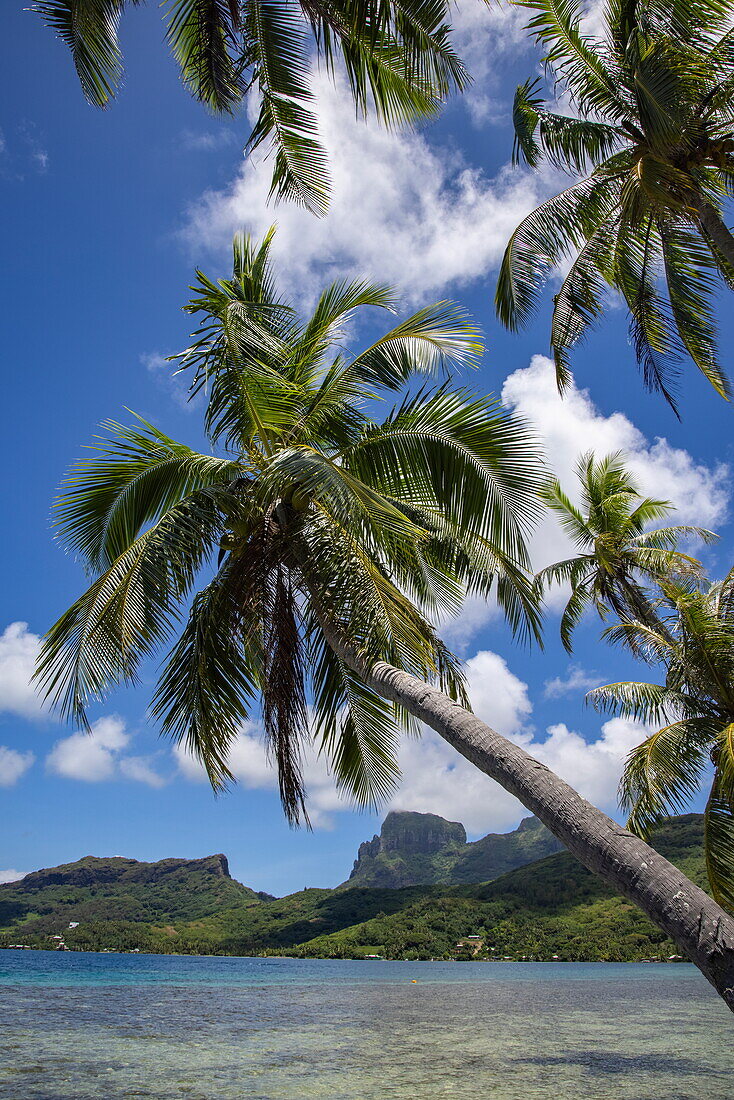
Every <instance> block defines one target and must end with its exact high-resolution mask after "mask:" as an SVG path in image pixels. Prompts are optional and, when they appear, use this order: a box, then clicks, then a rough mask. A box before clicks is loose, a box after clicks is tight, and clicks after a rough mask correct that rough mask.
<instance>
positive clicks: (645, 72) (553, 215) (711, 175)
mask: <svg viewBox="0 0 734 1100" xmlns="http://www.w3.org/2000/svg"><path fill="white" fill-rule="evenodd" d="M520 2H521V3H522V4H523V6H525V7H528V8H530V9H531V10H533V11H535V12H537V14H536V15H535V16H534V17H533V19H532V20H531V21H530V23H529V25H528V29H529V30H531V31H533V32H534V34H535V37H536V39H537V41H538V42H539V43H540V44H541V45H542V46H543V47H544V48H545V49H546V51H547V52H546V57H545V61H546V65H547V66H548V67H549V68H550V69H551V70H552V72H553V73H554V75H555V78H556V79H557V80H558V82H559V84H560V86H561V87H562V89H563V90H564V91H565V93H566V94H567V95H568V97H569V100H570V104H571V108H572V110H573V111H575V112H576V113H575V114H574V115H573V116H567V115H566V114H565V113H560V112H559V111H558V110H556V111H553V110H549V109H548V108H547V106H545V105H544V103H543V100H542V98H541V97H539V96H538V95H537V82H535V81H532V80H531V81H528V82H527V83H525V84H523V85H521V86H520V87H519V88H518V90H517V94H516V96H515V104H514V123H515V156H516V158H517V159H520V158H522V159H524V160H525V161H526V163H528V164H529V165H531V166H535V165H537V164H539V163H540V161H541V160H542V159H544V160H545V161H547V162H548V163H549V164H550V165H552V166H554V167H555V168H558V169H561V170H564V171H567V172H570V173H572V174H573V176H574V177H575V181H574V182H573V183H572V184H571V186H569V187H568V188H566V189H565V190H564V191H562V192H561V193H560V194H558V195H556V196H555V197H554V198H552V199H550V200H548V201H547V202H545V203H543V204H542V205H541V206H539V207H538V208H537V209H536V210H535V211H533V213H531V214H530V215H528V217H526V218H525V219H524V220H523V221H522V222H521V223H520V225H519V226H518V228H517V229H516V230H515V232H514V233H513V235H512V237H511V238H510V242H509V244H508V245H507V249H506V251H505V255H504V259H503V263H502V268H501V271H500V276H499V281H498V284H497V293H496V306H497V313H498V315H499V317H500V319H501V320H502V322H503V323H504V324H505V325H507V326H508V327H509V328H511V329H518V328H520V327H521V326H522V325H524V324H525V323H526V321H527V320H528V318H529V317H530V315H531V313H532V312H533V311H534V309H535V307H536V306H537V304H538V301H539V298H540V294H541V290H542V286H543V283H544V281H545V277H546V274H547V273H548V272H549V271H550V270H551V269H553V268H554V267H556V266H558V265H559V264H560V265H563V264H564V263H566V262H568V260H569V259H571V260H572V263H571V266H570V269H569V270H568V273H567V274H566V276H565V278H564V279H563V282H562V284H561V287H560V290H559V291H558V293H557V294H556V295H555V299H554V310H553V320H552V325H551V346H552V349H553V356H554V359H555V365H556V374H557V379H558V384H559V388H560V389H563V388H564V387H565V386H566V385H567V384H568V382H569V380H570V377H571V374H570V366H569V352H570V350H571V348H572V347H573V346H574V345H575V344H576V343H577V342H579V341H580V340H581V339H582V338H583V336H584V334H585V332H586V330H587V329H588V327H589V326H590V325H591V324H593V323H594V322H595V321H596V320H597V319H598V318H599V316H600V315H601V314H602V313H603V312H604V308H605V305H606V301H607V291H606V288H607V287H611V288H613V289H614V290H615V291H617V292H618V293H619V294H620V295H621V296H622V298H623V300H624V302H625V303H626V306H627V309H628V310H629V315H630V332H631V338H632V342H633V345H634V347H635V351H636V354H637V359H638V362H639V363H640V365H641V367H642V370H643V375H644V380H645V384H646V385H647V386H648V388H651V389H657V390H660V391H661V392H662V393H663V394H664V395H665V397H666V398H667V399H668V400H669V401H670V402H671V404H673V394H672V385H673V383H674V379H675V374H676V372H677V368H676V366H675V364H676V362H678V361H680V360H681V359H685V358H686V357H690V359H692V360H693V362H694V363H695V364H696V366H697V367H698V368H699V369H700V370H701V371H702V372H703V373H704V375H705V376H706V377H707V378H708V380H709V382H710V383H711V384H712V385H713V386H714V388H715V389H716V390H717V391H718V392H719V393H720V394H721V395H722V396H725V397H728V396H730V389H729V383H728V380H727V378H726V375H725V373H724V371H723V369H722V368H721V366H720V363H719V358H718V350H717V344H716V325H715V321H714V317H713V312H712V309H713V303H712V300H713V297H714V295H715V293H716V289H717V287H718V286H719V285H721V284H722V280H723V281H724V282H725V283H728V284H732V283H733V282H734V236H732V234H731V232H730V230H729V229H728V227H727V225H726V222H725V220H724V201H725V200H726V199H727V198H728V196H729V195H730V194H731V188H732V181H733V180H734V139H733V138H732V129H733V128H734V97H733V96H732V92H733V91H734V36H733V35H732V31H731V24H732V20H733V19H734V2H732V0H697V2H696V3H690V4H689V3H683V4H671V3H668V2H667V0H606V3H605V6H604V24H605V25H604V36H603V38H592V37H591V36H589V35H587V34H585V33H584V31H583V11H584V9H583V6H582V4H581V3H580V0H520ZM579 175H581V176H582V177H583V178H581V179H579Z"/></svg>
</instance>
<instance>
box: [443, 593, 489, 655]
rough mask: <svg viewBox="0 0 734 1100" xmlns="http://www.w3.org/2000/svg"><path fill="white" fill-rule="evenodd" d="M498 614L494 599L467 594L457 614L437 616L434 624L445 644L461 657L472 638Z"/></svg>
mask: <svg viewBox="0 0 734 1100" xmlns="http://www.w3.org/2000/svg"><path fill="white" fill-rule="evenodd" d="M499 615H500V609H499V607H498V606H497V602H496V600H494V599H490V600H486V599H484V598H483V597H482V596H467V598H466V599H465V601H464V603H463V605H462V608H461V611H460V612H459V614H458V615H456V616H454V617H452V618H439V619H438V622H437V624H436V625H437V627H438V632H439V634H440V635H441V637H442V638H443V640H444V641H445V642H446V644H447V645H448V646H450V647H451V649H453V650H454V652H455V653H458V654H459V655H460V656H462V657H463V656H464V654H465V653H466V650H467V648H468V646H469V643H470V642H471V641H472V639H473V638H475V637H476V636H477V634H478V633H479V631H480V630H483V629H484V627H485V626H488V625H489V623H491V622H492V621H493V620H495V619H497V618H498V617H499Z"/></svg>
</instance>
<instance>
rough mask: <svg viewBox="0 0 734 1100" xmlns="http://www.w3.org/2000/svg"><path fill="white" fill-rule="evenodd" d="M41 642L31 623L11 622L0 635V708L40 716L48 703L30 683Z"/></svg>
mask: <svg viewBox="0 0 734 1100" xmlns="http://www.w3.org/2000/svg"><path fill="white" fill-rule="evenodd" d="M40 645H41V639H40V638H39V636H38V634H33V633H32V632H31V631H30V630H29V629H28V623H21V622H17V623H11V624H10V625H9V626H7V627H6V628H5V630H4V631H3V633H2V635H0V710H3V711H8V712H9V713H11V714H18V715H20V716H21V718H40V717H41V716H42V715H43V714H44V713H45V712H46V711H47V707H46V705H45V704H44V703H43V701H42V700H41V698H40V697H39V695H38V694H37V693H36V691H35V688H34V687H33V686H32V684H31V677H32V675H33V669H34V668H35V664H36V658H37V656H38V652H39V649H40Z"/></svg>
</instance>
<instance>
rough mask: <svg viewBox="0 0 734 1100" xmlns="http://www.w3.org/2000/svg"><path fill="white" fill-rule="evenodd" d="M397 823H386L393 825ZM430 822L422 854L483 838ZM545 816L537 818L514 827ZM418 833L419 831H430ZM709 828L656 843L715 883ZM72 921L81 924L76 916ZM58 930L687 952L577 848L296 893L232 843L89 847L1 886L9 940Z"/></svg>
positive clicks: (122, 939) (211, 948) (221, 949)
mask: <svg viewBox="0 0 734 1100" xmlns="http://www.w3.org/2000/svg"><path fill="white" fill-rule="evenodd" d="M421 816H423V815H421ZM428 816H430V815H428ZM434 820H435V821H437V822H442V819H441V818H437V819H434ZM393 824H395V823H391V825H390V829H389V830H388V835H395V834H393V833H392V832H391V830H392V827H393ZM397 824H399V823H397ZM428 824H429V826H430V828H431V829H434V828H435V829H439V830H442V835H443V836H444V839H446V837H448V838H449V843H442V844H441V846H440V847H438V848H437V851H436V852H425V851H424V852H420V853H418V854H419V855H421V856H426V857H430V856H435V855H437V854H438V853H439V852H444V853H446V851H447V849H450V850H451V851H453V852H454V853H456V852H458V853H460V854H461V853H463V854H464V857H466V855H467V853H466V849H472V848H473V846H472V845H463V846H462V844H461V843H460V838H459V833H458V830H457V827H456V825H455V824H454V825H452V823H450V822H443V825H444V826H448V829H447V830H445V829H442V826H436V825H435V824H434V825H431V823H430V822H429V823H428ZM458 828H459V829H461V828H462V827H461V826H459V827H458ZM534 830H537V826H536V825H534V824H529V825H528V824H526V825H525V828H523V829H520V830H517V831H516V833H519V834H520V836H521V837H522V836H523V834H526V833H528V832H531V833H532V832H533V831H534ZM429 831H430V830H429ZM462 831H463V829H462ZM381 835H382V834H381ZM421 835H422V837H423V839H422V840H419V841H416V842H418V843H420V844H425V843H429V844H430V843H432V842H430V841H428V842H426V839H425V833H423V834H421ZM513 835H516V834H507V836H510V837H512V836H513ZM406 837H407V834H404V839H405V838H406ZM451 838H453V840H454V842H455V847H454V848H451ZM526 839H527V838H526ZM415 840H416V838H415V837H414V841H415ZM702 842H703V819H702V817H701V816H700V815H698V814H689V815H686V816H683V817H677V818H671V819H670V820H669V821H668V822H666V823H665V824H664V825H663V826H661V828H660V829H659V830H658V832H657V834H656V837H655V846H656V847H657V848H658V849H659V850H660V851H661V852H662V853H663V854H664V855H666V856H667V857H668V858H669V859H670V860H672V861H673V862H674V863H676V864H677V865H678V866H679V867H680V868H681V869H682V870H683V871H684V872H685V873H686V874H687V875H688V876H689V878H692V879H693V880H694V881H695V882H697V883H698V884H699V885H701V886H704V887H705V884H706V874H705V867H704V860H703V848H702ZM477 843H478V844H482V843H483V842H481V841H480V842H477ZM488 847H489V846H488ZM388 851H390V850H388ZM378 854H379V853H378ZM370 858H372V856H370ZM357 862H358V863H359V862H360V861H359V860H358V861H357ZM458 865H459V863H458V862H457V864H456V866H458ZM470 866H471V865H470ZM467 873H471V872H470V871H469V872H467ZM70 922H74V923H77V922H78V924H77V927H75V928H73V929H70V928H69V927H68V925H69V923H70ZM60 934H63V936H64V939H65V941H66V944H67V945H68V947H70V948H82V949H89V950H100V949H103V948H111V949H118V950H130V949H139V950H143V951H161V952H201V953H212V954H240V955H247V954H288V955H297V956H305V957H327V958H335V957H336V958H351V957H357V958H359V957H363V956H364V955H369V954H380V955H383V956H384V957H386V958H409V959H417V958H459V959H461V958H472V957H475V958H495V957H506V956H507V957H511V958H522V957H527V958H537V959H551V958H554V957H559V958H562V959H582V960H584V959H588V960H595V959H598V960H605V959H607V960H635V959H643V958H651V957H655V956H657V957H660V958H667V957H669V956H671V955H675V954H677V949H676V947H675V946H674V944H673V943H672V942H671V941H670V940H668V939H667V938H666V937H665V936H664V935H663V933H662V932H660V931H659V930H658V929H657V928H655V927H654V926H653V925H652V924H650V922H649V921H648V920H647V919H646V918H645V917H644V915H643V914H642V913H641V912H640V911H639V910H638V909H636V908H635V906H633V905H632V904H631V903H630V902H628V901H626V900H625V899H624V898H621V897H619V896H618V895H616V894H614V892H613V891H611V890H610V889H608V888H607V887H606V886H604V885H603V883H601V882H600V881H599V880H598V879H597V878H596V877H595V876H594V875H592V874H591V873H590V872H588V871H586V870H585V869H584V868H583V867H582V866H581V865H580V864H579V863H578V862H577V861H576V860H575V859H574V858H573V856H571V855H570V854H569V853H568V852H559V853H556V854H555V855H551V856H547V857H545V858H544V859H540V860H538V861H536V862H534V863H530V864H527V865H525V866H523V867H520V868H517V869H515V870H513V871H510V872H508V873H507V874H504V875H501V876H500V877H499V878H496V879H494V880H493V881H489V882H483V883H467V884H460V885H457V884H454V885H445V884H441V883H437V884H432V885H415V886H408V887H402V888H399V889H395V888H388V887H375V886H360V885H354V884H353V883H352V881H351V880H350V881H349V882H347V883H345V884H343V885H342V886H340V887H338V888H337V889H335V890H315V889H310V890H302V891H299V892H298V893H296V894H291V895H289V896H288V897H285V898H271V897H269V896H268V895H262V894H256V893H255V892H254V891H252V890H249V889H248V888H247V887H245V886H242V885H241V884H240V883H237V882H235V881H234V880H233V879H232V878H230V876H229V872H228V868H227V862H226V859H225V858H224V857H223V856H211V857H209V858H208V859H202V860H164V861H162V862H161V863H154V864H145V863H136V862H135V861H134V860H123V859H109V860H98V859H93V858H92V857H88V858H87V859H84V860H80V861H79V862H78V863H72V864H67V865H65V866H64V867H57V868H53V869H52V870H49V871H39V872H36V873H35V874H32V875H28V876H27V877H26V878H25V879H23V880H22V881H21V882H17V883H10V884H7V885H4V886H0V945H7V944H9V943H17V942H22V943H27V944H32V945H34V946H39V947H44V946H45V947H50V946H53V941H51V939H50V936H52V935H60Z"/></svg>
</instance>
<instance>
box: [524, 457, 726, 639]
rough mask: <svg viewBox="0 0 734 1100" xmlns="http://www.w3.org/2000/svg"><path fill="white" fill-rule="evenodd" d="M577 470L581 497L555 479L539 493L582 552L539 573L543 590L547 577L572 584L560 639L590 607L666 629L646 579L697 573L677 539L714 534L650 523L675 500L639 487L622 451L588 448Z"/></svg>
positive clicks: (696, 564) (708, 538)
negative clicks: (569, 493)
mask: <svg viewBox="0 0 734 1100" xmlns="http://www.w3.org/2000/svg"><path fill="white" fill-rule="evenodd" d="M576 476H577V478H578V481H579V488H580V498H581V499H580V505H576V504H574V503H573V502H572V501H571V499H570V498H569V497H568V496H567V495H566V493H565V492H564V491H563V489H562V488H561V486H560V483H559V482H558V481H557V480H554V481H552V482H550V483H549V484H548V486H547V487H546V488H545V489H544V490H543V493H542V495H543V498H544V499H545V501H546V503H547V504H548V506H549V508H550V509H551V511H553V512H555V514H556V515H557V516H558V517H559V519H560V522H561V526H562V528H563V530H564V531H565V532H566V534H567V535H569V536H570V537H571V538H572V539H573V540H574V542H575V543H576V547H577V549H578V551H579V553H578V554H577V556H576V557H573V558H567V559H566V560H565V561H559V562H555V563H554V564H553V565H548V566H546V567H545V569H541V571H540V572H539V573H538V574H537V576H536V583H537V585H538V588H539V590H540V591H541V592H542V591H543V590H545V589H547V588H548V587H549V586H550V585H552V584H568V585H570V586H571V596H570V598H569V600H568V603H567V604H566V607H565V610H564V612H563V615H562V616H561V640H562V641H563V644H564V646H565V647H566V649H567V650H568V652H569V653H570V652H571V649H572V635H573V631H574V629H575V627H576V626H577V625H578V622H579V620H580V619H581V617H582V615H583V614H584V612H585V611H586V610H587V609H588V608H589V607H594V608H595V609H596V611H597V612H598V614H599V616H600V617H601V618H602V619H606V618H607V616H608V615H609V613H610V612H614V613H615V614H616V615H617V616H618V617H619V618H620V619H628V620H633V621H634V620H639V621H640V622H642V623H646V624H647V625H648V626H650V627H653V628H654V629H659V630H663V631H664V630H665V627H664V625H663V624H662V623H661V621H660V619H659V617H658V614H657V611H656V608H655V605H654V601H653V600H652V599H651V597H650V594H649V591H646V589H645V585H649V584H653V585H654V584H655V582H656V581H658V580H660V579H661V578H664V577H667V576H669V575H670V574H671V573H678V574H697V573H699V572H700V569H701V565H700V562H698V561H697V560H696V559H695V558H693V557H691V556H690V555H688V554H683V553H682V552H681V551H680V550H678V542H679V541H680V539H681V538H685V537H692V536H693V537H695V538H697V539H701V540H703V541H704V542H710V541H712V540H714V539H715V538H716V535H714V534H713V533H712V532H711V531H706V530H704V529H703V528H701V527H691V526H683V525H680V524H679V525H677V526H674V527H658V528H655V529H654V530H649V526H650V524H651V523H654V522H655V521H656V520H660V519H663V518H664V517H665V516H666V515H668V514H669V513H670V512H671V511H672V508H673V506H672V504H671V503H670V501H667V500H654V499H653V498H652V497H644V496H643V495H642V493H641V492H640V488H639V486H638V484H637V482H636V481H635V478H634V477H633V476H632V474H631V473H630V472H629V470H628V469H626V467H625V465H624V460H623V456H622V453H621V452H619V451H617V452H616V453H614V454H610V455H606V456H605V457H603V458H596V457H595V455H594V454H593V452H591V451H589V452H588V453H587V454H584V455H581V457H580V458H579V460H578V462H577V465H576Z"/></svg>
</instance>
